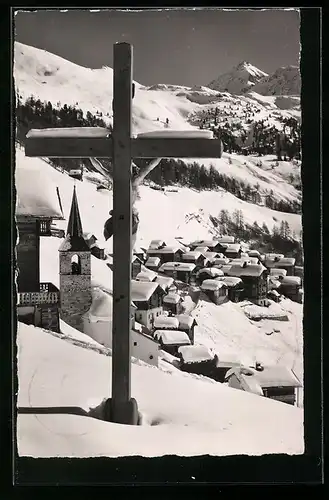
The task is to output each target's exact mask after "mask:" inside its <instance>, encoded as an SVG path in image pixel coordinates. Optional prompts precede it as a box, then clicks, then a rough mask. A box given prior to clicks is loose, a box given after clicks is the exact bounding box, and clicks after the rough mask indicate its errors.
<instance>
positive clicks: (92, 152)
mask: <svg viewBox="0 0 329 500" xmlns="http://www.w3.org/2000/svg"><path fill="white" fill-rule="evenodd" d="M112 149H113V148H112V136H111V135H110V131H109V130H107V129H104V128H98V127H92V128H87V127H80V128H68V129H43V130H30V132H28V134H27V136H26V144H25V154H26V156H30V157H37V156H39V157H45V158H93V157H94V158H112V156H113V152H112ZM222 152H223V145H222V142H221V141H220V140H219V139H203V138H190V137H188V138H184V137H182V138H170V137H166V138H162V137H145V138H132V139H131V157H132V158H220V157H221V156H222Z"/></svg>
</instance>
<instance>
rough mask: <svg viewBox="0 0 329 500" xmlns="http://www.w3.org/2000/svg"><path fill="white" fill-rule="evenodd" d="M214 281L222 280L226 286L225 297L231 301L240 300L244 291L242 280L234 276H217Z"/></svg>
mask: <svg viewBox="0 0 329 500" xmlns="http://www.w3.org/2000/svg"><path fill="white" fill-rule="evenodd" d="M215 280H216V281H222V282H223V283H225V285H226V286H227V297H228V299H229V300H230V301H231V302H239V301H240V300H242V295H243V291H244V286H243V281H242V279H241V278H237V277H235V276H219V277H217V278H215Z"/></svg>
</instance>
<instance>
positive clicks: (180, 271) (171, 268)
mask: <svg viewBox="0 0 329 500" xmlns="http://www.w3.org/2000/svg"><path fill="white" fill-rule="evenodd" d="M195 271H196V266H195V264H192V263H191V262H165V263H164V264H162V266H161V267H160V268H159V273H164V274H166V275H167V276H171V277H172V278H174V279H175V280H179V281H183V282H184V283H189V282H190V280H191V277H192V275H193V273H194V274H195Z"/></svg>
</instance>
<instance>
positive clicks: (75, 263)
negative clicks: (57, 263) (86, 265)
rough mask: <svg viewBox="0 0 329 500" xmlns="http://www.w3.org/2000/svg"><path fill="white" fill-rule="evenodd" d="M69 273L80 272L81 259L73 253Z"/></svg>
mask: <svg viewBox="0 0 329 500" xmlns="http://www.w3.org/2000/svg"><path fill="white" fill-rule="evenodd" d="M71 273H72V274H81V261H80V257H79V256H78V255H73V257H72V259H71Z"/></svg>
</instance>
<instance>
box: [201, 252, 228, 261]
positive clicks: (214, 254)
mask: <svg viewBox="0 0 329 500" xmlns="http://www.w3.org/2000/svg"><path fill="white" fill-rule="evenodd" d="M203 255H204V256H205V257H207V259H208V260H209V261H214V260H215V259H221V258H223V257H224V255H223V254H221V253H219V252H204V253H203Z"/></svg>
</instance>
